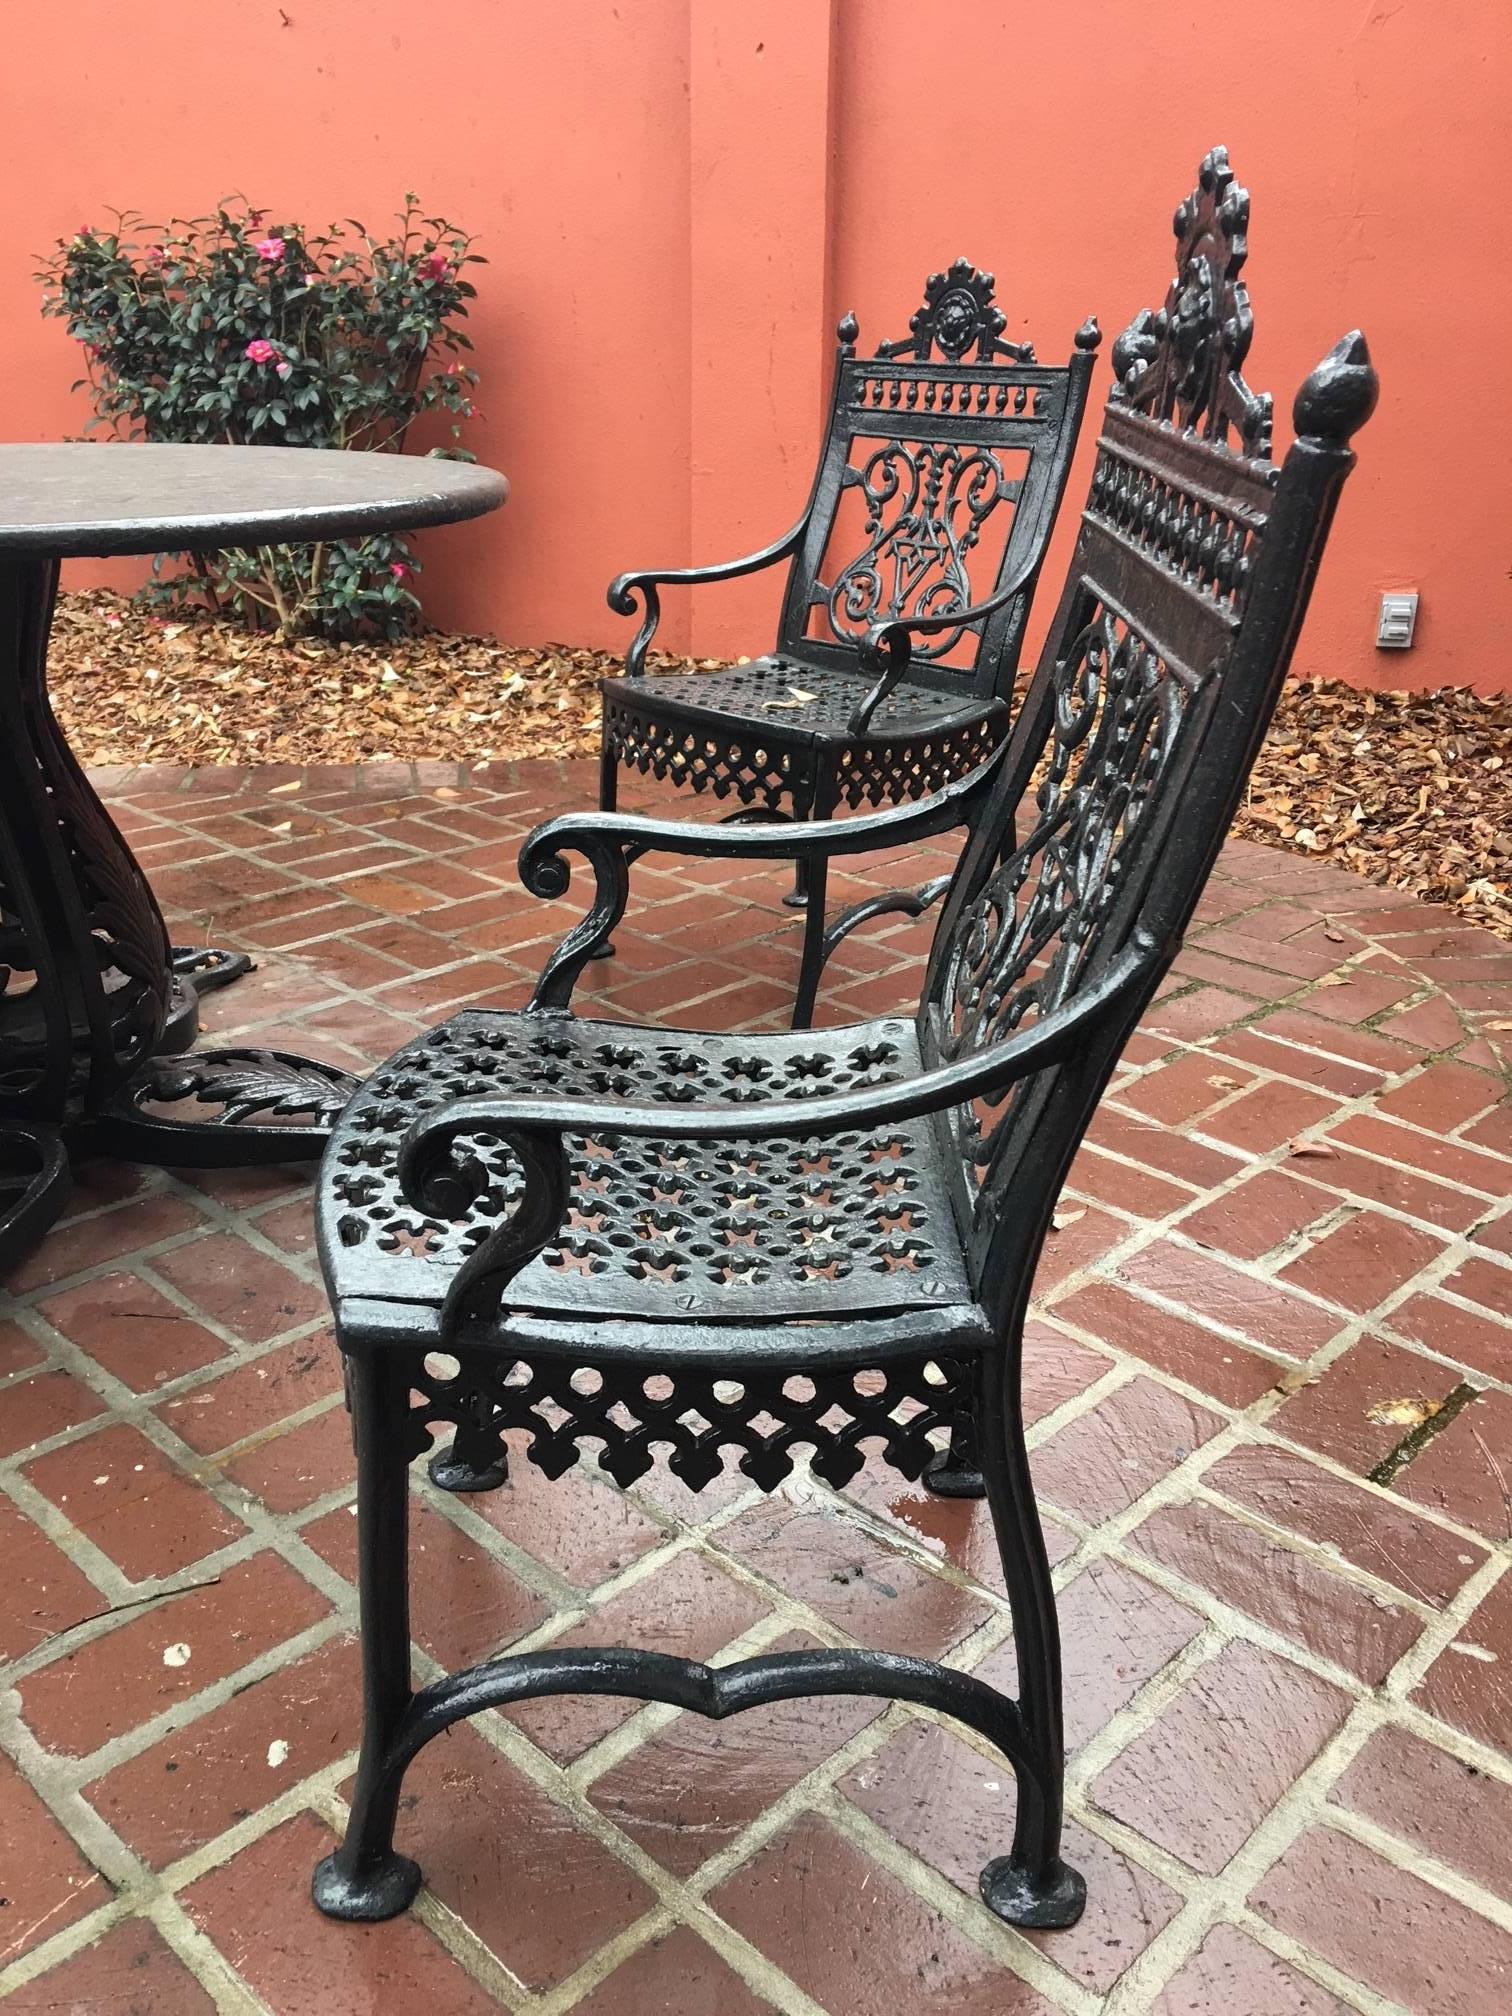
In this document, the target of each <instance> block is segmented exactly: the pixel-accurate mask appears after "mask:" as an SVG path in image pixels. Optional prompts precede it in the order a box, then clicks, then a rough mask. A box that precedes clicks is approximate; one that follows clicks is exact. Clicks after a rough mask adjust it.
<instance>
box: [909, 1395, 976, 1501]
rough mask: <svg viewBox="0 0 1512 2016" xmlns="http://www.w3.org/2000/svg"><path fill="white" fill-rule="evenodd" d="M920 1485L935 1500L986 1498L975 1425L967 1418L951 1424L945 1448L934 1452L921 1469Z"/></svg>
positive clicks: (965, 1416)
mask: <svg viewBox="0 0 1512 2016" xmlns="http://www.w3.org/2000/svg"><path fill="white" fill-rule="evenodd" d="M923 1483H924V1488H925V1490H926V1491H933V1492H934V1494H935V1496H936V1497H937V1498H985V1497H986V1496H987V1486H986V1484H985V1483H984V1482H983V1479H982V1465H981V1459H980V1458H979V1457H978V1455H977V1437H976V1424H975V1422H974V1421H973V1420H972V1419H971V1417H970V1416H969V1415H963V1416H961V1418H960V1419H959V1420H957V1421H956V1422H954V1423H953V1425H952V1427H951V1430H950V1444H949V1447H948V1448H945V1449H940V1450H937V1451H936V1453H935V1454H934V1455H933V1456H931V1457H930V1459H929V1461H928V1462H927V1463H926V1464H925V1465H924V1478H923Z"/></svg>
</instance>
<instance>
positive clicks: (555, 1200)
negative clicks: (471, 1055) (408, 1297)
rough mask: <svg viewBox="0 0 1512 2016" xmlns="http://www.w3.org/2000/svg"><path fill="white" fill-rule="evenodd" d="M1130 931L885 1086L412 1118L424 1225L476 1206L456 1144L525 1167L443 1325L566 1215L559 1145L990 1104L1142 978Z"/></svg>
mask: <svg viewBox="0 0 1512 2016" xmlns="http://www.w3.org/2000/svg"><path fill="white" fill-rule="evenodd" d="M1168 949H1169V948H1163V947H1162V946H1161V945H1160V944H1158V943H1157V941H1156V940H1155V939H1154V938H1152V937H1151V936H1150V935H1149V934H1148V933H1146V932H1143V931H1136V932H1135V933H1134V936H1133V937H1132V938H1131V939H1130V941H1129V943H1128V944H1127V945H1126V946H1125V947H1124V949H1123V950H1122V951H1121V952H1120V953H1119V954H1118V955H1117V957H1116V958H1114V959H1113V960H1112V961H1111V962H1110V963H1109V965H1108V966H1107V968H1106V969H1105V970H1104V971H1103V972H1102V973H1101V974H1099V975H1098V977H1097V978H1096V979H1095V980H1093V981H1092V982H1091V983H1090V984H1089V985H1088V986H1087V987H1086V989H1085V990H1084V991H1083V992H1082V993H1080V994H1078V995H1077V996H1076V997H1075V998H1074V999H1072V1000H1070V1001H1067V1002H1064V1003H1063V1004H1062V1005H1061V1006H1060V1007H1059V1008H1055V1009H1052V1010H1051V1012H1050V1013H1049V1014H1048V1015H1046V1016H1045V1017H1044V1019H1043V1020H1042V1021H1040V1022H1037V1023H1035V1024H1034V1025H1033V1027H1032V1028H1029V1029H1025V1030H1022V1031H1020V1032H1019V1033H1018V1034H1017V1035H1014V1036H1009V1037H1007V1038H1005V1039H1004V1040H1003V1041H1002V1042H1000V1043H997V1044H994V1045H993V1047H992V1048H991V1049H989V1050H984V1051H981V1052H979V1053H977V1054H976V1055H974V1056H971V1057H967V1058H963V1059H961V1060H959V1061H958V1062H956V1063H954V1064H946V1065H941V1066H939V1067H938V1068H937V1069H935V1070H933V1071H926V1072H923V1073H922V1074H921V1075H920V1076H918V1077H916V1078H908V1079H903V1080H900V1081H899V1082H898V1083H897V1084H893V1085H866V1086H860V1087H858V1088H856V1089H855V1090H853V1091H849V1092H837V1093H831V1094H829V1095H828V1096H827V1097H822V1098H815V1099H773V1100H769V1101H765V1102H762V1103H761V1104H758V1105H746V1104H739V1105H735V1104H732V1105H728V1106H682V1105H674V1104H667V1105H660V1106H618V1105H613V1104H610V1103H609V1102H607V1101H601V1100H593V1099H561V1098H528V1097H520V1096H510V1097H508V1098H500V1099H487V1098H482V1099H480V1098H469V1099H455V1100H453V1101H451V1103H450V1104H448V1105H445V1106H442V1107H440V1108H438V1109H437V1110H436V1111H435V1112H433V1113H430V1114H427V1115H426V1116H425V1118H423V1119H421V1120H417V1121H416V1122H415V1123H414V1125H413V1126H412V1127H411V1128H410V1129H409V1131H408V1132H407V1133H406V1134H405V1135H404V1137H403V1139H402V1140H401V1142H400V1144H399V1157H398V1175H399V1181H400V1184H401V1186H402V1188H403V1191H404V1194H405V1196H406V1197H407V1198H408V1199H409V1201H410V1202H411V1203H412V1204H414V1205H415V1206H416V1208H417V1209H419V1210H421V1211H424V1212H426V1213H427V1214H428V1215H432V1216H444V1217H458V1216H461V1215H462V1213H463V1212H464V1211H466V1210H467V1209H468V1208H469V1207H470V1206H471V1204H472V1203H473V1202H474V1201H475V1200H476V1198H477V1196H478V1195H479V1193H480V1189H481V1185H482V1180H483V1179H482V1171H481V1170H480V1169H479V1168H478V1166H477V1164H476V1163H475V1162H473V1161H470V1160H467V1159H464V1160H462V1161H460V1162H459V1161H458V1159H457V1156H456V1143H457V1141H458V1140H459V1139H460V1138H462V1137H464V1136H467V1135H475V1134H492V1135H497V1136H499V1137H500V1138H501V1139H502V1140H503V1141H504V1142H505V1144H506V1145H507V1146H508V1147H509V1148H510V1149H511V1151H512V1152H513V1153H514V1154H515V1155H517V1156H518V1157H519V1159H520V1160H521V1162H522V1163H523V1164H524V1167H525V1191H524V1195H523V1197H522V1198H521V1201H520V1203H519V1205H518V1206H517V1207H516V1209H515V1210H514V1211H513V1212H512V1213H511V1214H510V1216H509V1217H508V1218H507V1219H505V1220H504V1221H503V1223H502V1224H500V1225H499V1226H497V1227H495V1229H494V1230H493V1231H491V1232H490V1233H489V1234H488V1236H487V1238H486V1239H485V1240H484V1242H483V1244H482V1245H481V1246H480V1247H478V1248H477V1250H476V1251H475V1252H474V1253H472V1254H471V1255H470V1256H469V1258H468V1259H467V1260H466V1261H465V1262H464V1263H463V1265H462V1267H461V1268H459V1269H458V1272H457V1275H456V1277H455V1279H454V1281H453V1284H452V1287H451V1289H450V1291H449V1293H448V1295H447V1298H446V1303H445V1306H444V1308H443V1311H442V1322H443V1327H445V1326H446V1325H447V1324H449V1323H451V1322H452V1321H454V1320H459V1319H460V1318H461V1317H464V1316H466V1315H467V1314H469V1313H471V1312H472V1310H473V1309H474V1308H475V1307H476V1306H477V1303H478V1302H479V1300H480V1299H486V1296H485V1288H486V1295H487V1296H491V1295H493V1294H494V1293H495V1292H496V1291H497V1290H498V1289H500V1288H501V1287H503V1286H505V1285H507V1283H508V1282H509V1281H510V1280H511V1279H512V1278H513V1277H514V1275H515V1274H517V1273H518V1272H519V1271H520V1269H521V1268H522V1267H523V1266H525V1265H526V1263H527V1262H528V1261H530V1260H533V1259H534V1258H535V1256H536V1255H537V1254H538V1253H540V1252H542V1251H543V1250H544V1248H545V1247H546V1246H547V1244H548V1243H549V1242H550V1240H551V1239H552V1237H553V1236H554V1234H555V1233H556V1231H557V1230H558V1229H559V1228H560V1226H561V1224H562V1221H563V1219H564V1218H565V1217H566V1215H567V1200H568V1194H569V1187H570V1175H569V1170H568V1164H567V1154H566V1148H565V1137H566V1136H567V1135H570V1134H576V1135H583V1134H587V1135H593V1136H597V1137H600V1138H602V1137H604V1136H616V1135H625V1134H628V1135H632V1136H637V1137H642V1138H643V1137H647V1136H649V1137H652V1138H654V1139H657V1140H663V1141H710V1140H725V1141H767V1140H772V1139H775V1138H780V1137H784V1136H786V1137H790V1138H792V1139H795V1140H800V1141H805V1140H811V1139H814V1138H815V1137H820V1138H822V1137H824V1136H826V1135H831V1134H838V1133H843V1132H844V1131H845V1130H846V1129H848V1128H851V1127H862V1128H865V1129H866V1130H867V1131H868V1132H870V1131H873V1130H875V1129H877V1128H880V1127H887V1126H889V1125H891V1124H894V1123H897V1122H902V1121H906V1120H917V1119H919V1118H921V1117H922V1116H923V1115H925V1114H927V1113H939V1112H943V1111H944V1110H946V1109H947V1108H949V1107H952V1106H963V1105H968V1104H970V1102H971V1101H972V1100H975V1099H982V1098H989V1099H990V1098H994V1097H997V1096H1000V1095H1001V1094H1002V1093H1003V1092H1005V1091H1006V1090H1007V1088H1008V1087H1009V1086H1010V1085H1011V1084H1013V1083H1014V1082H1015V1081H1017V1080H1018V1079H1021V1078H1025V1077H1027V1076H1028V1075H1029V1074H1030V1073H1031V1072H1033V1071H1038V1070H1041V1069H1043V1068H1044V1067H1045V1066H1047V1065H1051V1064H1057V1063H1060V1062H1062V1061H1064V1059H1065V1058H1066V1057H1068V1056H1070V1055H1072V1054H1073V1053H1074V1052H1075V1051H1076V1050H1078V1049H1079V1048H1081V1047H1082V1046H1083V1045H1084V1043H1085V1041H1086V1038H1087V1034H1088V1031H1089V1028H1090V1027H1091V1026H1093V1025H1095V1024H1096V1023H1097V1022H1098V1021H1100V1020H1101V1019H1102V1018H1103V1017H1104V1016H1106V1015H1107V1014H1108V1013H1110V1012H1111V1010H1112V1009H1113V1008H1114V1007H1115V1006H1117V1005H1118V1004H1119V1003H1120V1002H1122V1001H1123V1000H1124V999H1125V998H1126V997H1127V996H1128V995H1130V994H1131V992H1133V991H1134V990H1135V989H1137V988H1138V987H1139V985H1140V983H1141V982H1143V981H1145V980H1148V979H1149V978H1151V977H1152V976H1153V975H1154V973H1155V972H1156V971H1157V969H1158V968H1159V966H1160V965H1161V963H1162V960H1163V957H1164V954H1165V952H1166V951H1167V950H1168Z"/></svg>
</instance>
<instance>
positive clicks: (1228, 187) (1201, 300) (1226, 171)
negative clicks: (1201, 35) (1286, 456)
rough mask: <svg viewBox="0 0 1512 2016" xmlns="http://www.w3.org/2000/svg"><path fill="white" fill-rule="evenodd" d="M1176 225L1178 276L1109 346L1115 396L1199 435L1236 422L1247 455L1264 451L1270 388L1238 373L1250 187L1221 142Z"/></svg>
mask: <svg viewBox="0 0 1512 2016" xmlns="http://www.w3.org/2000/svg"><path fill="white" fill-rule="evenodd" d="M1173 229H1174V231H1175V234H1176V277H1175V279H1174V280H1173V281H1172V282H1171V286H1170V290H1169V292H1168V293H1167V295H1166V299H1165V306H1164V307H1163V308H1162V309H1160V310H1159V311H1158V312H1152V311H1151V310H1150V309H1148V308H1146V309H1145V310H1144V311H1143V312H1142V313H1141V314H1140V315H1138V316H1137V317H1136V318H1135V320H1134V321H1133V322H1131V323H1130V325H1129V327H1128V328H1127V329H1126V330H1125V331H1124V333H1123V335H1122V336H1120V337H1119V339H1118V341H1117V342H1116V343H1115V344H1114V346H1113V371H1114V376H1115V377H1116V379H1117V381H1118V382H1117V385H1116V387H1115V391H1114V397H1115V398H1117V399H1121V400H1123V401H1124V402H1125V403H1126V404H1127V405H1129V406H1131V407H1132V408H1133V409H1134V410H1135V411H1136V412H1141V413H1148V414H1150V416H1151V417H1152V418H1153V419H1156V420H1169V421H1173V422H1174V423H1175V424H1176V425H1178V426H1180V427H1184V428H1186V429H1188V430H1189V431H1191V432H1195V433H1197V434H1199V435H1200V436H1201V438H1202V439H1203V440H1205V441H1216V442H1226V441H1227V439H1228V433H1229V429H1230V427H1233V429H1234V430H1235V431H1236V433H1237V434H1238V437H1239V446H1240V448H1241V450H1242V452H1243V453H1244V454H1246V455H1253V456H1268V455H1269V454H1270V445H1271V400H1270V396H1269V394H1262V393H1258V392H1252V391H1251V390H1250V388H1249V386H1248V385H1246V384H1245V382H1244V379H1243V378H1242V377H1241V376H1240V366H1241V365H1242V364H1243V362H1244V360H1245V357H1246V356H1247V355H1248V353H1249V347H1250V338H1251V336H1252V335H1253V333H1254V318H1253V316H1252V315H1251V313H1250V304H1249V291H1248V289H1247V288H1246V287H1245V285H1244V283H1243V281H1242V280H1241V279H1240V278H1239V274H1240V271H1241V269H1242V268H1243V265H1244V262H1245V260H1246V259H1247V258H1248V256H1249V245H1248V243H1247V241H1246V238H1245V233H1246V232H1247V230H1248V229H1249V191H1248V190H1247V189H1241V188H1240V186H1239V184H1238V183H1237V182H1236V181H1235V180H1234V171H1233V169H1232V168H1231V167H1230V166H1229V159H1228V149H1227V148H1226V147H1215V148H1214V149H1213V150H1212V152H1211V153H1210V154H1207V155H1205V156H1204V157H1203V161H1202V165H1201V167H1200V168H1199V169H1198V171H1197V186H1196V188H1195V189H1194V190H1193V191H1192V193H1191V195H1190V196H1188V197H1187V199H1186V201H1185V202H1184V203H1183V204H1182V205H1181V207H1180V208H1179V209H1178V210H1177V212H1176V217H1175V222H1174V225H1173Z"/></svg>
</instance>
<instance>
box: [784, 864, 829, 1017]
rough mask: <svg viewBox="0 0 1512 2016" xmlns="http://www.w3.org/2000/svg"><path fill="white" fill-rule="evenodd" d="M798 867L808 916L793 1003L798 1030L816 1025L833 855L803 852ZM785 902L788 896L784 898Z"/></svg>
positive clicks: (822, 975) (805, 922)
mask: <svg viewBox="0 0 1512 2016" xmlns="http://www.w3.org/2000/svg"><path fill="white" fill-rule="evenodd" d="M798 869H799V872H800V873H801V874H802V875H803V878H804V887H805V891H806V900H807V903H808V915H807V917H806V918H805V920H804V925H803V962H802V964H801V965H800V966H799V968H798V992H797V996H796V998H795V1000H794V1002H793V1022H792V1026H793V1027H794V1028H795V1029H811V1028H812V1027H813V1026H814V1004H815V1003H816V1001H817V1000H818V998H819V982H820V980H821V979H822V978H823V977H824V960H825V951H826V948H825V943H824V898H825V891H826V889H827V888H828V886H829V857H828V855H826V854H815V855H813V856H812V857H809V856H806V855H802V854H800V855H799V856H798ZM783 900H784V901H786V900H787V899H786V898H784V899H783Z"/></svg>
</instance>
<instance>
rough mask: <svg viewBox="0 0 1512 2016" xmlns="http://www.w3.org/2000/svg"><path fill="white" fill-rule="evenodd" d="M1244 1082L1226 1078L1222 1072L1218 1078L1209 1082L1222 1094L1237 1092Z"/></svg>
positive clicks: (1210, 1079)
mask: <svg viewBox="0 0 1512 2016" xmlns="http://www.w3.org/2000/svg"><path fill="white" fill-rule="evenodd" d="M1244 1082H1245V1081H1244V1080H1243V1079H1242V1078H1225V1077H1224V1075H1223V1073H1222V1072H1221V1071H1220V1072H1219V1073H1218V1074H1217V1076H1216V1077H1213V1078H1209V1080H1208V1083H1209V1085H1212V1086H1214V1087H1216V1089H1217V1090H1218V1091H1220V1092H1237V1091H1238V1090H1239V1089H1240V1087H1241V1086H1242V1085H1243V1084H1244Z"/></svg>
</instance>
